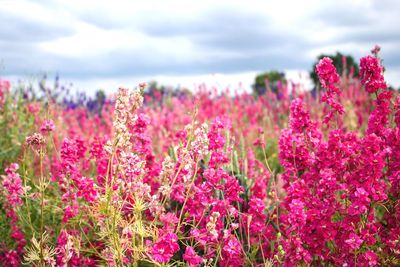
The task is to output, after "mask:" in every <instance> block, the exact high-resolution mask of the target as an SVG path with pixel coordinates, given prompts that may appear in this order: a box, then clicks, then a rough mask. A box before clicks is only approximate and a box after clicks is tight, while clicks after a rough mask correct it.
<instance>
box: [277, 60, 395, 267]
mask: <svg viewBox="0 0 400 267" xmlns="http://www.w3.org/2000/svg"><path fill="white" fill-rule="evenodd" d="M360 66H361V70H360V71H361V77H362V78H361V82H362V85H363V86H364V88H365V90H367V92H368V93H370V94H373V95H374V97H375V100H374V103H375V109H374V110H373V111H372V113H371V114H370V116H369V119H368V128H367V131H366V132H365V134H360V133H357V132H352V131H348V130H347V129H346V128H345V127H344V126H343V125H342V124H340V123H339V124H336V125H331V126H329V127H328V129H329V133H328V136H327V139H324V138H323V133H322V130H321V127H322V126H321V124H318V123H317V122H315V121H313V120H311V119H310V115H309V112H308V111H307V110H306V109H305V108H304V104H303V101H302V99H296V100H294V101H293V102H292V105H291V114H290V120H289V127H288V128H287V129H285V130H283V132H282V135H281V137H280V139H279V148H280V152H279V156H280V161H281V164H282V165H283V167H284V169H285V171H284V173H283V175H282V177H283V179H284V181H285V185H284V188H285V190H286V192H287V195H286V197H285V199H284V201H283V203H282V206H283V208H284V209H285V212H284V214H282V216H281V222H282V226H281V227H282V228H283V232H284V234H285V238H284V240H283V247H284V250H285V252H286V255H287V257H286V260H285V265H287V266H295V265H298V264H307V265H308V264H317V265H320V264H325V263H330V264H333V265H345V266H378V265H397V264H399V256H400V254H399V249H398V245H399V244H398V242H399V229H400V228H399V226H400V225H399V223H398V222H399V221H398V220H397V218H399V208H398V207H399V205H398V203H399V189H400V188H399V178H400V176H399V167H400V165H399V164H398V162H399V160H398V159H399V152H400V150H399V140H400V139H399V131H400V129H399V124H398V121H396V118H397V117H398V113H399V111H398V108H399V106H398V105H396V104H394V99H393V98H392V93H391V92H390V91H389V90H387V86H386V83H385V82H384V78H383V73H382V69H383V68H382V66H381V65H380V61H379V58H378V57H377V55H375V56H367V57H363V58H361V61H360ZM316 71H317V73H318V75H319V78H320V81H321V84H322V85H323V86H324V87H325V88H326V93H325V95H324V96H323V97H322V101H324V102H326V103H327V104H328V105H329V106H330V107H331V110H330V111H329V113H328V114H327V117H325V118H327V119H328V120H327V119H325V120H324V123H328V121H329V119H330V118H332V116H333V114H336V116H337V118H338V120H339V121H340V119H341V116H342V114H343V113H344V110H343V107H342V105H341V103H340V99H339V98H338V97H334V96H335V95H336V96H339V95H340V91H339V87H340V80H339V76H338V75H337V73H336V70H335V68H334V66H333V65H332V61H331V60H330V59H328V58H324V59H322V60H321V61H320V63H319V64H318V65H317V70H316ZM395 103H398V99H397V100H396V102H395Z"/></svg>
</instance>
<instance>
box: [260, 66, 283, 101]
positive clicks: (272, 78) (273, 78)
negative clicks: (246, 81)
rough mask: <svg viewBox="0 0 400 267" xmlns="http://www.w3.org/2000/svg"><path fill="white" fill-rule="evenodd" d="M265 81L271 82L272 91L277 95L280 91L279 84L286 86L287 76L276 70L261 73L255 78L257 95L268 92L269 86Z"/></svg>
mask: <svg viewBox="0 0 400 267" xmlns="http://www.w3.org/2000/svg"><path fill="white" fill-rule="evenodd" d="M265 80H268V81H269V82H270V85H269V86H270V87H271V90H273V91H274V92H275V93H276V92H277V91H278V82H281V83H282V84H286V82H287V81H286V78H285V74H284V73H283V72H279V71H276V70H272V71H268V72H264V73H260V74H258V75H257V76H256V78H255V84H254V90H255V92H254V93H255V94H256V95H262V94H264V93H265V92H266V89H267V85H266V84H265Z"/></svg>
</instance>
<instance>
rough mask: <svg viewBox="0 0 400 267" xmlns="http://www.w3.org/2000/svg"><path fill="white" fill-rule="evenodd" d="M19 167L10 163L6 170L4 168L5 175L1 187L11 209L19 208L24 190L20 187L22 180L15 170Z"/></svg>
mask: <svg viewBox="0 0 400 267" xmlns="http://www.w3.org/2000/svg"><path fill="white" fill-rule="evenodd" d="M18 169H19V166H18V164H17V163H12V164H11V165H10V166H9V167H8V168H6V170H5V173H6V175H5V176H3V187H4V189H5V190H6V197H7V202H8V203H9V204H10V205H11V207H17V206H21V205H22V204H23V202H22V199H21V197H22V195H23V194H24V189H23V187H22V180H21V177H20V176H19V174H18V173H17V170H18Z"/></svg>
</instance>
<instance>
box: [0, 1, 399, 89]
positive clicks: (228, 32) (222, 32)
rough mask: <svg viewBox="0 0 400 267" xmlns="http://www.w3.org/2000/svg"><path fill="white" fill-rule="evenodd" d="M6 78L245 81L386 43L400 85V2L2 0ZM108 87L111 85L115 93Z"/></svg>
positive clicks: (390, 70) (391, 74) (0, 48)
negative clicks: (41, 75) (42, 75)
mask: <svg viewBox="0 0 400 267" xmlns="http://www.w3.org/2000/svg"><path fill="white" fill-rule="evenodd" d="M0 25H1V26H0V77H1V76H2V77H8V78H11V79H16V77H21V78H24V79H28V80H29V79H35V78H36V77H38V74H39V73H43V72H47V73H49V74H50V75H55V74H56V73H58V74H59V75H60V76H61V78H62V80H63V81H71V82H73V83H74V84H75V85H77V86H78V87H81V88H82V89H87V90H93V89H97V88H98V87H105V88H106V89H107V90H110V88H114V87H117V86H118V85H129V86H132V85H134V84H135V83H136V82H139V81H148V80H150V79H158V80H160V81H161V82H167V83H168V82H170V83H175V84H177V83H180V84H184V85H187V84H190V83H197V82H200V81H201V80H210V79H211V80H213V79H214V80H215V81H217V82H221V81H222V83H224V84H223V85H222V86H225V85H231V86H235V85H234V84H235V83H236V82H238V81H240V80H241V81H242V82H244V84H245V86H248V85H249V83H250V82H251V81H252V79H253V76H254V74H255V73H256V72H258V71H264V70H271V69H278V70H306V71H308V70H309V69H310V68H311V66H312V63H313V61H314V60H315V58H316V56H317V55H318V54H320V53H322V52H324V53H334V52H335V51H341V52H343V53H347V54H351V55H353V56H354V57H355V58H356V60H357V61H358V60H359V58H360V57H361V56H363V55H366V54H368V53H369V51H370V49H371V48H372V46H373V45H375V44H379V45H380V46H381V47H382V53H381V55H382V57H383V58H384V65H385V66H386V69H387V75H386V77H387V80H388V81H389V83H391V84H393V85H394V86H396V87H398V86H400V75H399V74H400V49H399V48H400V1H395V0H394V1H386V0H376V1H368V0H360V1H338V0H336V1H313V0H308V1H283V0H280V1H277V0H274V1H266V0H264V1H233V0H229V1H221V0H219V1H205V0H202V1H149V0H147V1H116V0H113V1H109V0H108V1H101V0H94V1H87V0H85V1H84V0H80V1H72V0H66V1H58V0H55V1H50V0H49V1H47V0H46V1H28V0H27V1H18V0H10V1H8V0H0ZM111 90H112V89H111Z"/></svg>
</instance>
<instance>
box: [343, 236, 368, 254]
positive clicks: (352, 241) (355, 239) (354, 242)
mask: <svg viewBox="0 0 400 267" xmlns="http://www.w3.org/2000/svg"><path fill="white" fill-rule="evenodd" d="M344 242H345V243H346V244H347V245H349V246H350V248H351V249H352V250H357V249H359V248H360V246H361V244H362V243H363V242H364V240H362V239H361V238H360V237H359V236H358V235H356V234H354V233H351V234H350V235H349V238H348V239H347V240H345V241H344Z"/></svg>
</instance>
